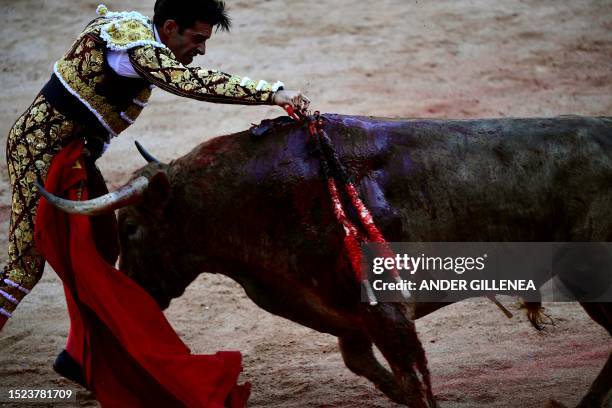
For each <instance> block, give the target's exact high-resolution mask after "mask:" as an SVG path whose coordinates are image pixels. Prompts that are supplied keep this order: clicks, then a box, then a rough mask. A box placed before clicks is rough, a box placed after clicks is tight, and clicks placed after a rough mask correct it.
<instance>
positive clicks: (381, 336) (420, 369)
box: [361, 303, 437, 408]
mask: <svg viewBox="0 0 612 408" xmlns="http://www.w3.org/2000/svg"><path fill="white" fill-rule="evenodd" d="M410 307H411V306H410V305H408V304H406V303H380V304H378V305H376V306H369V305H367V304H365V303H363V304H362V305H361V312H362V318H363V321H364V323H365V326H366V329H367V331H368V335H369V336H370V338H371V339H372V340H373V341H374V344H376V346H377V347H378V349H379V350H380V352H381V353H382V354H383V356H384V357H385V359H386V360H387V362H388V363H389V365H390V367H391V369H392V371H393V374H394V375H395V379H396V381H397V385H398V388H399V390H400V392H401V393H402V395H403V399H404V404H406V405H408V406H409V407H412V408H435V407H437V405H436V402H435V399H434V397H433V392H432V390H431V381H430V377H429V370H428V369H427V359H426V358H425V351H424V349H423V346H422V345H421V342H420V340H419V338H418V336H417V333H416V328H415V325H414V322H413V321H412V317H413V316H414V315H415V314H414V313H413V312H412V311H411V309H410Z"/></svg>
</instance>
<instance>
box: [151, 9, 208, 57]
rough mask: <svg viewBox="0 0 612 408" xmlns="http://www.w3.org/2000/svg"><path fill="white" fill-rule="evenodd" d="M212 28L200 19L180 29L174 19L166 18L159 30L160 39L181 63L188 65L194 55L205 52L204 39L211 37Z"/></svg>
mask: <svg viewBox="0 0 612 408" xmlns="http://www.w3.org/2000/svg"><path fill="white" fill-rule="evenodd" d="M212 30H213V26H212V25H210V24H208V23H203V22H200V21H198V22H196V23H195V24H194V25H193V26H191V27H188V28H185V29H183V30H181V29H180V28H179V26H178V24H177V23H176V22H175V21H174V20H167V21H166V22H165V23H164V26H163V27H162V30H161V31H162V32H163V34H162V40H163V41H164V43H165V44H166V46H167V47H168V48H170V51H172V53H173V54H174V55H175V56H176V59H177V60H178V61H179V62H180V63H181V64H183V65H189V64H191V62H192V61H193V58H194V57H195V56H196V55H204V54H205V53H206V41H207V40H208V39H209V38H210V37H211V35H212Z"/></svg>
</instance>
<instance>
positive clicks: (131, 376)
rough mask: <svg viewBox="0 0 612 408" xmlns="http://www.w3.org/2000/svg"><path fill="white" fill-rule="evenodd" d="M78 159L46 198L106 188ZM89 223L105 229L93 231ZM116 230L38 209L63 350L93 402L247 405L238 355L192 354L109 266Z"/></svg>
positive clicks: (59, 170)
mask: <svg viewBox="0 0 612 408" xmlns="http://www.w3.org/2000/svg"><path fill="white" fill-rule="evenodd" d="M82 152H83V142H82V141H80V140H78V141H75V142H72V143H71V144H70V145H68V146H67V147H65V148H64V149H63V150H62V151H61V152H60V153H59V154H58V155H57V156H56V157H55V159H54V160H53V163H52V164H51V168H50V170H49V174H48V177H47V181H46V184H45V188H46V189H47V191H49V192H51V193H53V194H55V195H57V196H61V197H66V198H68V199H71V200H85V199H87V197H88V191H87V190H88V188H82V192H81V196H80V197H79V186H82V185H83V186H88V187H89V188H91V187H92V186H97V189H98V190H105V189H106V188H105V186H104V181H103V179H101V175H99V173H98V172H97V171H95V170H94V171H93V172H92V171H90V172H89V173H90V174H89V179H88V174H87V173H88V172H87V171H86V169H85V164H84V160H83V158H82ZM94 190H95V188H94ZM92 223H93V224H94V225H95V226H102V227H103V228H102V229H100V228H93V229H92ZM109 225H110V226H111V228H110V229H109ZM115 228H116V221H115V216H114V214H110V215H106V216H100V217H93V218H92V219H91V220H90V218H89V217H87V216H82V215H69V214H66V213H64V212H62V211H60V210H58V209H56V208H55V207H53V206H52V205H51V204H49V203H48V202H47V201H46V200H45V199H44V198H42V199H41V200H40V204H39V206H38V212H37V217H36V227H35V236H36V244H37V247H38V249H39V250H40V252H41V253H42V254H43V255H44V257H45V258H46V259H47V261H48V262H49V264H50V265H51V266H52V267H53V269H54V270H55V271H56V272H57V274H58V275H59V277H60V278H61V279H62V281H63V283H64V291H65V293H66V302H67V305H68V312H69V314H70V321H71V333H70V336H69V342H68V345H67V351H68V353H69V354H70V355H71V356H72V357H73V358H74V359H75V360H77V361H78V362H79V363H80V364H81V366H82V367H83V371H84V376H85V379H86V382H87V384H88V387H89V389H90V390H91V391H92V392H93V395H94V397H95V398H96V399H97V400H98V401H99V402H100V403H101V404H102V406H103V407H158V406H164V407H176V406H179V407H180V406H186V407H213V408H216V407H224V406H229V407H232V408H234V407H236V408H237V407H244V406H246V401H247V399H248V397H249V392H250V384H248V383H246V384H245V385H237V384H236V381H237V379H238V376H239V374H240V371H241V354H240V353H239V352H218V353H216V354H214V355H192V354H191V352H190V350H189V348H187V346H186V345H185V344H184V343H183V342H182V341H181V340H180V339H179V337H178V335H177V334H176V333H175V332H174V330H173V329H172V327H171V326H170V324H169V323H168V321H167V320H166V318H165V317H164V314H163V313H162V311H161V309H160V308H159V306H158V305H157V304H156V303H155V301H154V300H153V299H152V298H151V297H150V296H149V295H148V294H147V293H146V292H145V291H144V290H143V289H142V288H140V286H138V285H137V284H136V283H135V282H134V281H132V280H131V279H130V278H128V277H127V276H125V275H124V274H123V273H121V272H120V271H118V270H117V269H115V268H114V267H113V266H112V264H114V260H115V259H116V258H117V255H118V251H117V245H116V242H117V240H116V234H114V233H113V231H115ZM104 229H105V230H106V231H104V232H105V233H104V234H103V236H100V235H99V233H100V232H101V231H102V230H104ZM94 233H95V234H98V235H97V236H96V237H94ZM96 243H98V244H99V245H98V246H99V247H100V248H99V250H100V252H99V251H98V247H96ZM100 244H102V245H100ZM100 253H104V254H105V256H104V257H103V256H102V255H101V254H100ZM41 313H44V312H43V311H41Z"/></svg>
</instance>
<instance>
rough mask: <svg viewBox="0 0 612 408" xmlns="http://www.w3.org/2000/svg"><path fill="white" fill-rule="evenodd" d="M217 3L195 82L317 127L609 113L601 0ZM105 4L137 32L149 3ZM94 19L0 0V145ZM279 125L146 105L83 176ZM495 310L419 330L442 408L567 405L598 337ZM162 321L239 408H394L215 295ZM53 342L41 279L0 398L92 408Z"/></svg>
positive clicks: (299, 341)
mask: <svg viewBox="0 0 612 408" xmlns="http://www.w3.org/2000/svg"><path fill="white" fill-rule="evenodd" d="M227 3H228V6H229V11H230V15H231V17H232V20H233V28H232V31H231V33H230V34H227V33H216V34H215V35H213V38H212V39H211V40H210V41H209V42H208V44H207V54H206V55H205V56H201V57H198V58H197V59H196V60H195V61H194V64H193V65H201V66H204V67H208V68H216V69H219V70H221V71H226V72H231V73H235V74H239V75H248V76H249V77H251V78H265V79H267V80H269V81H271V82H272V81H276V80H282V81H284V82H285V84H286V85H287V86H288V87H290V88H292V89H301V90H303V91H305V92H306V94H307V95H308V96H309V97H310V98H311V100H312V105H311V107H312V108H314V109H318V110H320V111H321V112H330V113H331V112H334V113H342V114H350V115H374V116H383V117H390V118H410V117H427V118H459V119H462V118H485V117H553V116H558V115H567V114H572V115H588V116H610V115H611V114H612V65H611V63H612V1H610V0H600V1H597V0H591V1H588V0H580V1H574V0H506V1H503V2H502V1H490V0H473V1H468V0H462V1H453V0H438V1H424V0H421V1H414V0H411V1H405V0H383V1H376V2H372V1H358V0H322V1H301V0H298V1H291V2H288V1H282V0H269V1H266V0H249V1H247V0H228V1H227ZM105 4H106V5H107V6H108V8H109V9H111V10H115V11H122V10H136V11H139V12H141V13H143V14H145V15H149V16H151V15H152V11H153V4H154V1H153V0H147V1H138V2H136V1H133V2H130V1H125V0H108V1H106V2H105ZM97 5H98V2H97V1H90V0H87V1H69V0H54V1H42V0H18V1H17V0H0V16H1V17H2V18H1V20H2V25H1V26H0V69H1V74H0V75H1V78H2V82H1V83H2V88H1V91H0V137H1V138H2V145H3V146H4V144H5V140H6V139H5V138H6V134H7V132H8V130H9V129H10V127H11V125H12V124H13V122H14V121H15V119H16V118H17V117H18V116H19V115H20V114H21V112H23V111H24V110H25V109H26V108H27V106H28V105H29V104H30V103H31V101H32V100H33V98H34V96H35V95H36V94H37V92H38V91H39V90H40V88H41V87H42V85H43V84H44V83H45V82H46V81H47V79H48V77H49V75H50V73H51V71H52V66H53V63H54V62H55V61H56V60H57V59H58V58H59V57H60V56H61V55H62V54H63V53H64V52H65V51H66V50H67V49H68V48H69V47H70V45H71V43H72V41H73V40H74V38H76V36H77V35H78V34H79V33H80V31H81V30H82V29H83V27H84V26H85V24H86V23H87V22H88V21H89V20H90V19H92V18H94V17H95V9H96V6H97ZM282 114H283V111H282V110H280V109H279V108H277V107H270V106H263V107H254V108H253V107H245V106H237V105H214V104H209V103H201V102H197V101H192V100H187V99H181V98H178V97H175V96H173V95H170V94H168V93H164V92H163V91H161V90H159V89H158V90H156V91H154V93H153V97H152V99H151V103H150V105H149V106H148V107H147V109H145V111H144V113H143V115H142V116H141V117H140V119H139V120H138V121H137V122H136V124H135V125H134V126H132V127H131V128H130V129H129V130H128V131H126V132H124V133H123V134H122V135H121V136H120V137H119V138H117V139H115V140H114V141H113V143H112V146H111V147H110V149H109V150H108V151H107V153H106V154H105V155H104V157H103V158H102V159H101V160H100V161H99V166H100V168H101V170H102V172H103V174H104V175H105V177H106V180H107V183H108V185H109V188H111V189H113V188H116V187H117V186H120V185H122V184H123V183H124V182H126V181H127V180H128V178H129V177H130V175H131V173H132V172H133V171H134V170H135V169H137V168H139V167H141V166H142V165H143V163H144V162H143V160H142V158H141V157H140V156H139V155H138V152H137V151H136V149H135V148H134V144H133V142H134V140H139V141H141V142H142V143H143V144H144V145H146V147H147V149H148V150H149V151H150V152H152V153H153V154H154V155H156V156H157V157H158V158H159V159H160V160H163V161H166V162H169V161H171V160H172V159H173V158H176V157H178V156H180V155H182V154H184V153H186V152H188V151H190V150H191V149H192V148H193V147H195V146H196V145H197V144H199V143H201V142H203V141H205V140H208V139H210V138H212V137H215V136H219V135H224V134H228V133H233V132H237V131H241V130H244V129H247V128H249V127H250V126H251V124H252V123H259V122H260V121H261V120H262V119H265V118H274V117H277V116H280V115H282ZM611 136H612V135H611ZM0 170H1V171H0V263H2V264H3V263H4V262H5V261H6V234H7V228H8V220H9V214H10V187H9V182H8V172H7V170H6V160H5V157H4V154H2V155H0ZM227 222H228V223H231V222H232V220H227ZM270 256H274V254H270ZM501 300H502V302H503V303H504V305H505V306H506V307H508V309H509V310H510V311H511V312H512V313H513V314H514V317H513V318H512V319H508V318H506V317H505V316H504V315H503V314H502V312H501V311H500V310H499V309H498V308H496V307H495V306H494V305H493V304H492V303H491V302H489V301H487V300H484V299H479V300H470V301H464V302H461V303H458V304H454V305H452V306H449V307H446V308H444V309H442V310H440V311H437V312H435V313H433V314H431V315H429V316H426V317H425V318H422V319H419V320H418V321H417V323H416V326H417V330H418V334H419V336H420V339H421V341H422V342H423V345H424V347H425V350H426V352H427V357H428V361H429V369H430V371H431V373H432V381H433V391H434V393H435V395H436V397H437V400H438V402H439V404H440V407H441V408H485V407H487V408H490V407H523V408H535V407H544V406H545V404H546V402H547V400H548V399H551V398H554V399H556V400H558V401H560V402H562V403H563V404H565V405H567V406H574V405H575V404H577V403H578V401H579V400H580V397H581V396H582V395H584V394H585V393H586V391H587V389H588V387H589V385H590V384H591V382H592V381H593V379H594V378H595V376H596V375H597V373H598V372H599V371H600V370H601V368H602V366H603V364H604V362H605V361H606V359H607V356H608V354H609V353H610V349H611V345H612V343H611V340H610V336H609V335H608V334H607V333H606V332H605V330H604V329H603V328H602V327H601V326H599V325H597V324H596V323H595V322H594V321H592V320H591V319H590V318H589V317H588V316H587V315H586V314H585V312H584V311H583V309H582V308H581V307H580V306H579V305H578V304H576V303H555V304H545V307H546V312H547V313H548V314H549V315H550V316H551V317H552V318H553V319H554V321H555V323H556V325H555V326H554V327H552V328H549V329H548V330H547V331H546V332H545V333H540V332H537V331H536V330H534V329H533V328H532V327H531V325H530V324H529V322H528V321H527V318H526V317H525V313H524V312H523V311H521V310H519V304H518V303H517V301H516V300H515V299H513V298H502V299H501ZM166 315H167V317H168V319H169V321H170V322H171V324H172V325H173V327H174V328H175V329H176V331H177V332H178V333H179V335H180V336H181V338H182V339H183V340H184V341H185V342H186V343H187V344H188V345H189V346H190V347H191V349H192V351H193V352H194V353H206V354H208V353H213V352H215V351H217V350H240V351H242V353H243V354H244V361H243V365H244V372H243V374H242V376H241V380H243V381H250V382H252V384H253V389H252V396H251V399H250V403H249V406H251V407H283V408H285V407H296V408H297V407H355V408H357V407H392V406H399V405H395V404H393V403H392V402H390V400H389V399H387V398H386V397H385V396H384V395H383V394H382V393H381V392H379V391H377V390H376V389H375V388H374V387H373V385H372V384H371V383H370V382H369V381H367V380H366V379H364V378H361V377H357V376H356V375H354V374H352V373H351V372H350V371H349V370H348V369H347V368H346V367H345V365H344V363H343V361H342V358H341V355H340V353H339V352H338V345H337V341H336V338H335V337H333V336H329V335H325V334H321V333H318V332H315V331H313V330H311V329H308V328H305V327H303V326H301V325H298V324H296V323H293V322H291V321H288V320H285V319H282V318H280V317H276V316H273V315H271V314H269V313H267V312H265V311H263V310H262V309H260V308H258V307H257V306H256V305H255V304H254V303H253V302H251V301H250V300H249V299H248V298H247V296H246V295H245V294H244V291H243V290H242V288H241V287H240V286H239V285H238V284H236V283H234V282H233V281H231V280H230V279H229V278H225V277H222V276H212V275H206V274H204V275H201V276H200V277H199V278H198V279H197V280H196V281H195V282H194V283H193V284H192V285H191V286H190V287H189V288H188V290H187V291H186V293H185V294H184V295H183V296H182V297H181V298H180V299H177V300H174V301H173V302H172V305H171V306H170V308H169V309H168V310H167V311H166ZM67 330H68V315H67V312H66V306H65V300H64V294H63V290H62V286H61V284H60V281H59V279H58V278H57V276H56V275H55V274H54V272H53V271H52V270H50V268H48V267H47V270H46V271H45V275H44V277H43V280H42V281H41V283H39V284H38V286H37V287H36V288H35V290H34V291H33V292H32V294H30V295H29V296H27V297H26V299H25V301H24V302H23V303H22V304H21V306H20V307H19V309H18V310H17V311H16V313H15V314H14V317H13V318H12V319H11V320H10V321H9V322H8V323H7V325H6V327H5V328H4V329H3V331H2V332H1V333H0V387H2V388H16V387H19V388H23V387H26V388H72V389H74V390H76V391H77V394H78V405H79V406H84V407H93V406H97V403H96V402H95V401H94V400H93V398H92V397H91V395H90V394H89V393H88V392H87V391H86V390H85V389H83V388H80V387H79V386H77V385H74V384H73V383H70V382H69V381H67V380H65V379H63V378H61V377H59V376H58V375H57V374H56V373H55V372H54V371H53V370H52V368H51V363H52V362H53V360H54V358H55V356H56V355H57V353H58V352H59V351H61V349H62V348H63V346H64V343H65V339H66V334H67Z"/></svg>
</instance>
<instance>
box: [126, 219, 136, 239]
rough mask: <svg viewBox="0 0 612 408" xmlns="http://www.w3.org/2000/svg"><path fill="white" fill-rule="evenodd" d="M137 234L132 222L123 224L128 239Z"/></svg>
mask: <svg viewBox="0 0 612 408" xmlns="http://www.w3.org/2000/svg"><path fill="white" fill-rule="evenodd" d="M137 233H138V225H137V224H134V223H132V222H126V223H125V235H126V236H127V237H128V238H134V237H135V236H136V234H137Z"/></svg>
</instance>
